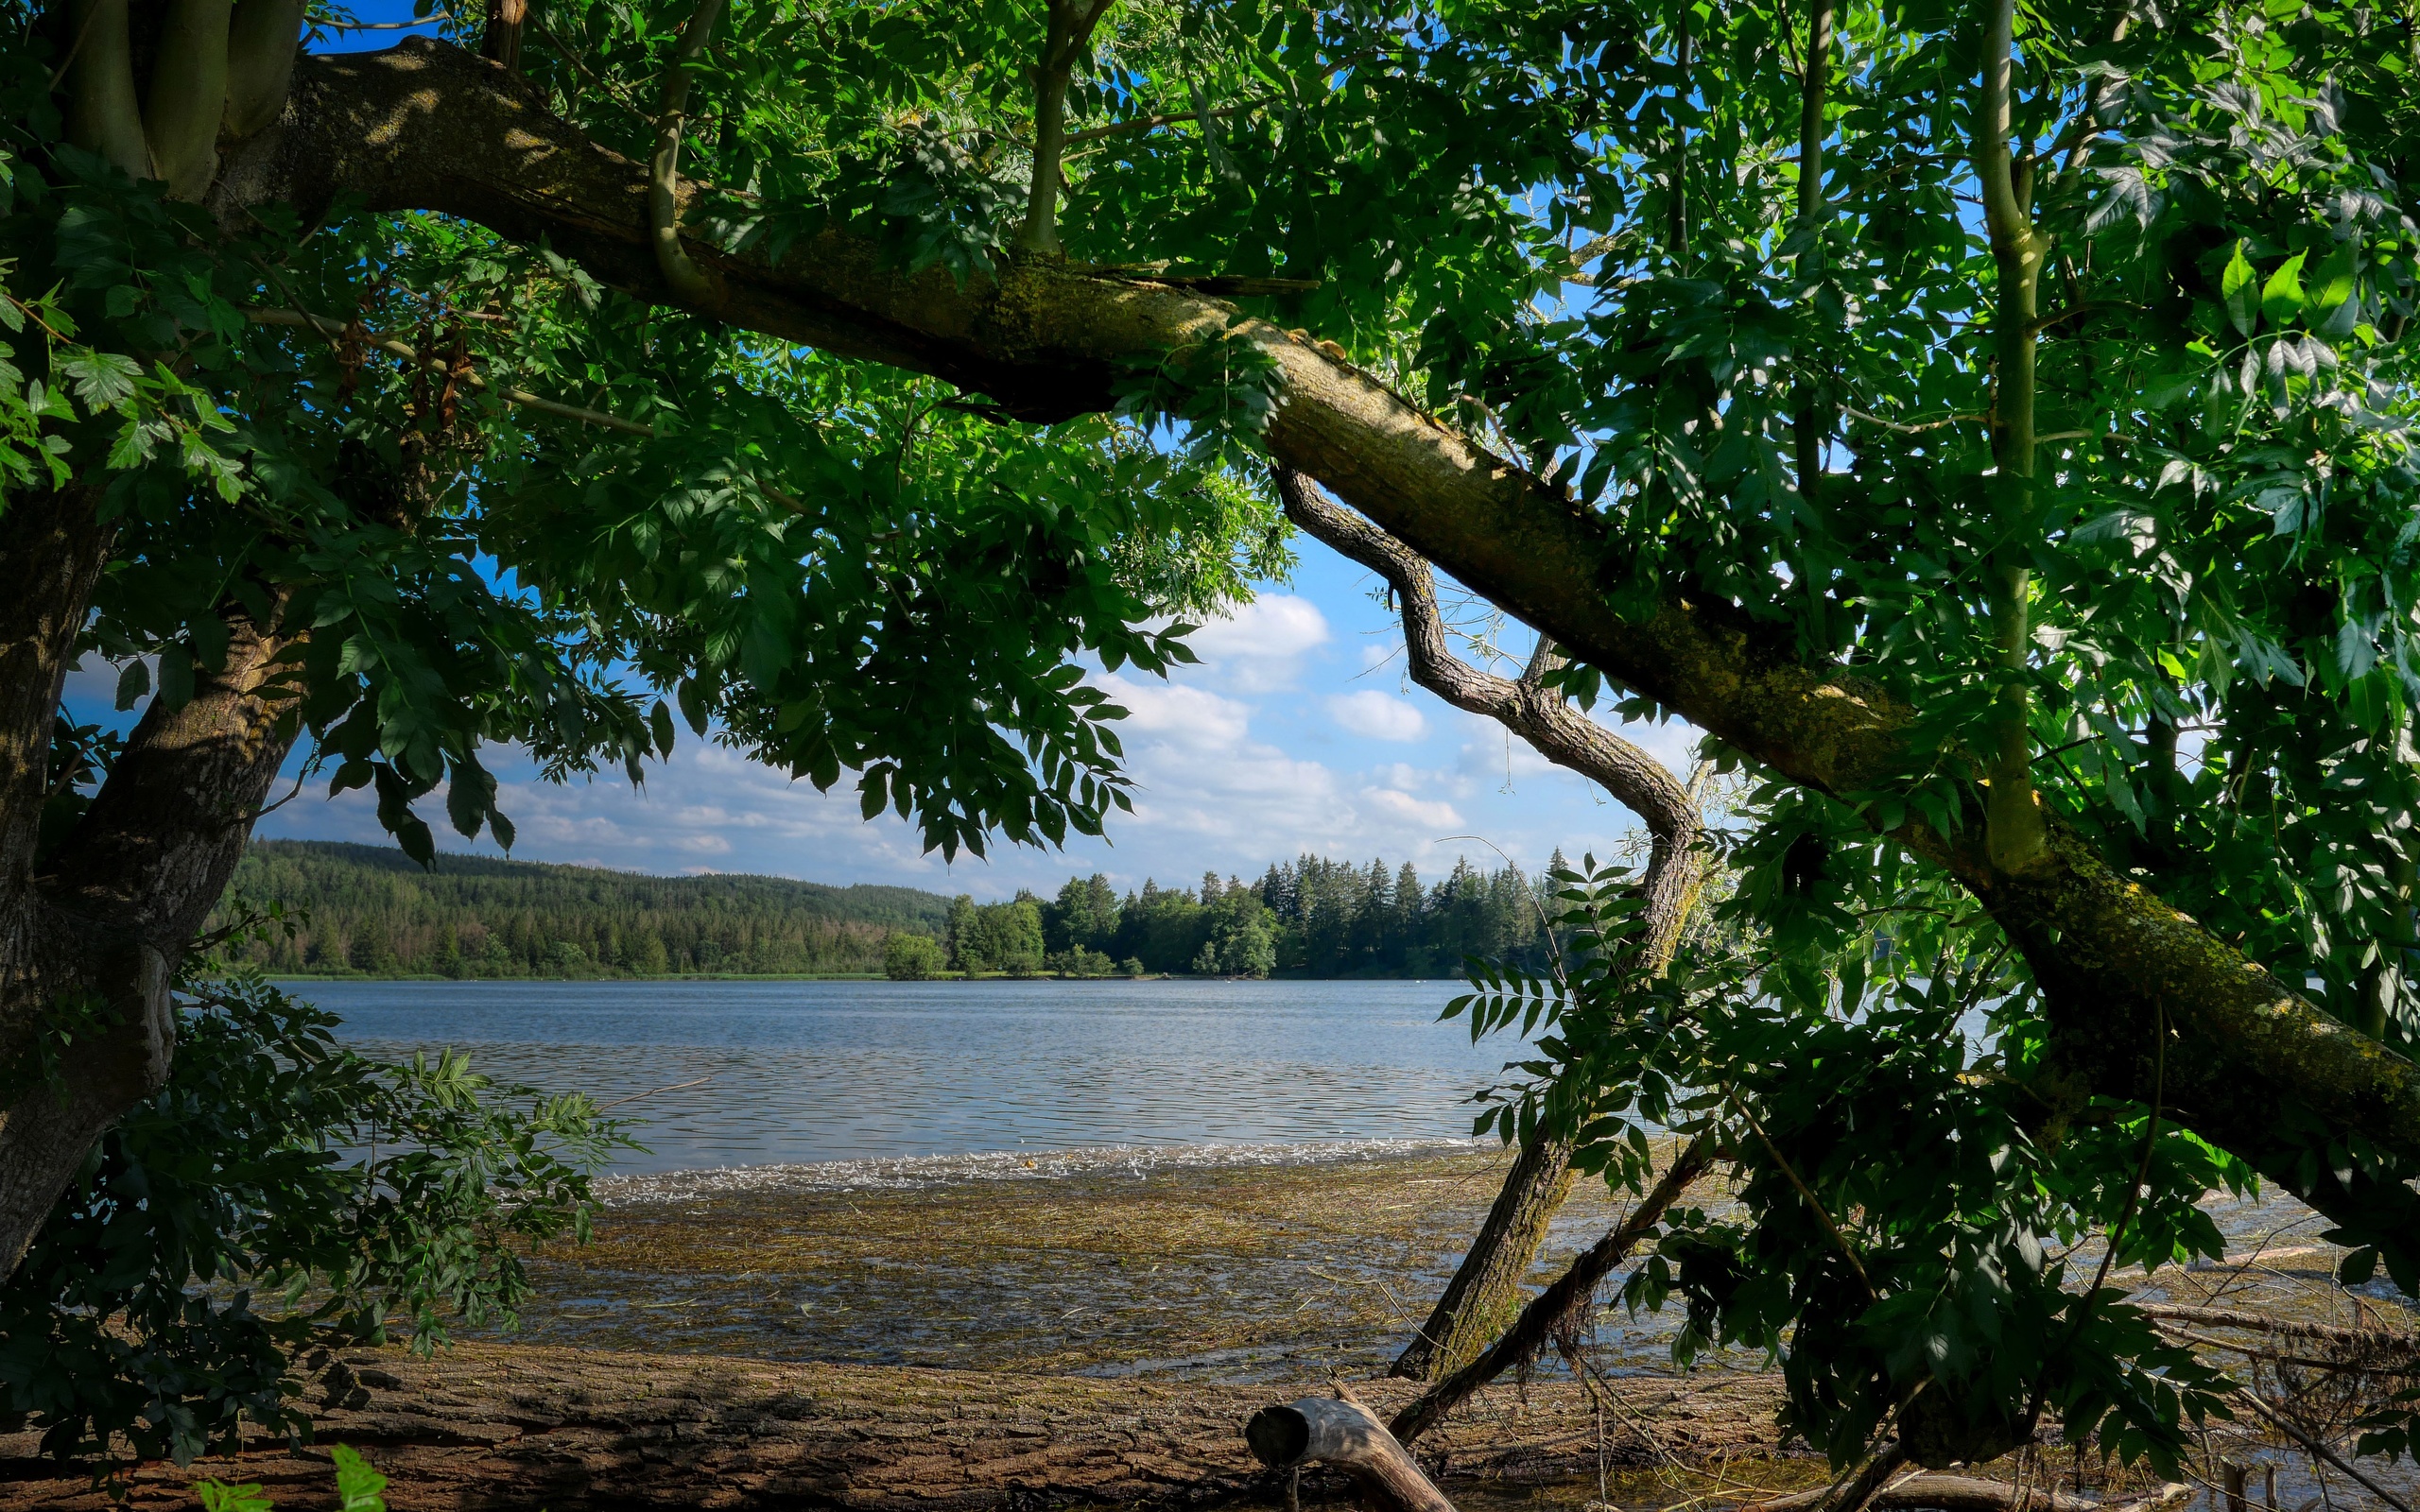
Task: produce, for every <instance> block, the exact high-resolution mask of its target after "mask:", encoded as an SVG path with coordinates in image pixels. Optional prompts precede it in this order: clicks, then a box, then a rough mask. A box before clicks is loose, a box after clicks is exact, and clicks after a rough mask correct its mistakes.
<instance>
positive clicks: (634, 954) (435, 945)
mask: <svg viewBox="0 0 2420 1512" xmlns="http://www.w3.org/2000/svg"><path fill="white" fill-rule="evenodd" d="M229 896H230V899H231V901H232V900H241V901H242V902H244V903H245V904H248V905H251V906H252V907H256V908H257V907H261V906H263V905H266V904H268V903H271V902H275V903H280V904H283V905H285V909H286V910H287V911H288V912H289V913H292V912H300V913H302V915H303V916H304V917H303V919H302V922H301V924H300V926H299V928H298V929H297V930H296V931H295V933H294V935H293V936H292V937H290V938H288V937H286V936H285V935H284V934H283V933H282V932H280V931H276V930H272V931H271V938H270V939H269V940H268V942H266V943H263V944H256V945H254V946H252V947H251V958H252V959H253V960H256V961H258V962H259V963H260V964H262V965H264V966H267V967H268V968H269V969H270V970H272V971H306V972H312V973H319V972H345V971H360V972H365V973H368V974H371V975H392V974H406V975H408V974H442V975H447V976H591V975H609V976H621V975H640V976H655V975H663V974H666V973H675V974H677V973H682V972H693V971H694V972H717V973H740V974H760V973H764V974H771V973H783V972H815V971H881V970H882V946H883V941H884V939H885V938H886V937H887V936H890V933H891V932H892V931H893V930H910V931H916V932H921V933H925V934H932V935H939V934H941V933H942V930H943V928H944V926H945V924H946V921H947V919H948V916H949V900H948V899H946V898H943V897H942V896H941V895H939V894H937V893H929V892H920V891H918V890H917V889H915V888H913V887H879V886H869V885H857V886H851V887H833V886H826V885H821V884H819V883H812V882H790V881H787V880H786V879H783V878H780V877H743V876H723V875H714V876H702V877H650V876H644V875H641V874H638V873H635V872H627V871H606V870H602V869H599V868H593V867H564V866H553V865H548V864H545V863H543V862H530V861H499V860H493V859H491V858H488V857H484V856H463V855H440V856H439V857H438V858H437V865H436V868H434V869H433V870H423V869H422V868H421V867H420V866H419V864H418V863H416V862H414V861H412V860H410V859H409V858H408V857H406V856H405V855H404V854H403V852H401V851H395V850H391V849H385V848H381V847H377V846H366V845H337V844H329V843H324V842H319V841H304V840H262V841H255V842H254V843H253V845H252V846H251V850H249V851H247V852H246V853H245V855H244V859H243V860H242V862H240V863H239V864H238V865H237V867H236V868H235V881H234V884H233V887H232V888H231V889H230V894H229Z"/></svg>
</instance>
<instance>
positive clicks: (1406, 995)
mask: <svg viewBox="0 0 2420 1512" xmlns="http://www.w3.org/2000/svg"><path fill="white" fill-rule="evenodd" d="M289 987H290V990H292V991H293V992H294V993H295V995H296V996H298V997H302V998H306V999H309V1000H311V1001H314V1002H316V1003H318V1004H320V1005H322V1006H323V1007H326V1008H327V1009H329V1010H330V1011H332V1012H335V1013H337V1014H339V1015H341V1016H342V1018H343V1020H344V1023H343V1027H342V1028H341V1029H340V1030H339V1031H338V1034H339V1038H341V1039H342V1040H345V1041H346V1042H347V1043H350V1044H353V1045H355V1046H357V1047H359V1048H360V1049H362V1050H364V1051H365V1052H370V1053H374V1054H377V1055H381V1056H387V1057H395V1056H408V1055H409V1054H410V1053H411V1052H412V1051H414V1050H429V1051H434V1050H436V1049H437V1048H439V1047H441V1046H446V1045H450V1046H453V1047H455V1048H456V1049H458V1050H463V1051H467V1052H468V1053H469V1054H470V1057H471V1060H472V1065H473V1066H474V1067H475V1069H477V1070H480V1071H484V1072H486V1073H487V1074H490V1075H493V1076H494V1077H496V1078H497V1079H499V1080H504V1081H516V1082H525V1083H527V1084H529V1085H531V1086H534V1087H538V1088H541V1089H544V1090H545V1091H583V1092H587V1093H589V1094H591V1095H593V1096H595V1097H596V1098H597V1099H598V1100H599V1101H601V1102H611V1101H614V1100H615V1099H618V1098H639V1099H640V1100H638V1101H635V1102H631V1103H630V1104H627V1105H626V1110H627V1111H628V1112H630V1113H631V1114H633V1115H643V1116H644V1117H645V1118H646V1120H647V1125H646V1127H645V1129H644V1130H643V1131H642V1133H641V1138H643V1139H644V1140H645V1141H646V1143H648V1145H649V1146H650V1149H649V1152H648V1153H646V1154H637V1153H631V1154H628V1155H626V1156H625V1157H624V1158H623V1159H622V1160H619V1161H618V1162H616V1165H615V1169H616V1170H617V1171H618V1172H622V1173H626V1174H630V1175H643V1174H647V1173H654V1172H666V1171H680V1170H696V1169H700V1168H706V1167H716V1166H733V1165H763V1164H771V1163H783V1164H788V1163H802V1162H816V1161H828V1160H896V1159H899V1158H903V1157H937V1156H956V1155H962V1154H969V1153H975V1152H997V1151H1015V1150H1020V1149H1024V1150H1045V1149H1048V1150H1071V1149H1076V1150H1080V1149H1099V1148H1105V1147H1113V1146H1161V1145H1193V1146H1201V1145H1253V1144H1299V1143H1308V1142H1357V1143H1358V1142H1383V1143H1396V1142H1408V1141H1409V1142H1419V1141H1432V1140H1448V1139H1451V1140H1461V1139H1467V1138H1468V1137H1469V1135H1470V1128H1471V1119H1472V1117H1473V1115H1474V1114H1475V1112H1476V1111H1477V1109H1476V1108H1474V1107H1473V1105H1472V1104H1471V1101H1470V1098H1471V1094H1472V1093H1473V1092H1475V1091H1479V1090H1481V1089H1483V1088H1485V1087H1487V1086H1489V1085H1490V1084H1491V1083H1492V1082H1494V1081H1495V1079H1496V1076H1497V1074H1498V1072H1499V1068H1500V1067H1501V1066H1502V1065H1503V1063H1504V1061H1505V1060H1506V1059H1508V1058H1509V1057H1511V1056H1512V1055H1513V1053H1514V1052H1515V1051H1516V1050H1517V1049H1518V1044H1517V1041H1515V1040H1511V1039H1509V1038H1493V1039H1490V1040H1487V1041H1486V1042H1484V1043H1482V1044H1479V1045H1473V1044H1472V1043H1471V1040H1470V1032H1469V1030H1468V1029H1467V1028H1465V1027H1464V1026H1463V1024H1462V1022H1461V1021H1460V1020H1456V1021H1453V1022H1442V1023H1441V1022H1438V1014H1439V1013H1440V1012H1441V1011H1442V1010H1443V1007H1444V1006H1445V1005H1446V1003H1447V1002H1448V1001H1449V1000H1451V999H1452V998H1453V997H1454V996H1456V995H1457V994H1458V993H1460V992H1461V991H1463V990H1465V988H1464V986H1463V984H1461V983H1460V982H1452V981H1433V982H1226V981H1146V982H1127V981H1109V982H1006V981H1002V982H343V981H337V982H298V983H293V984H289ZM700 1078H705V1080H704V1081H703V1083H702V1085H700V1086H695V1087H686V1088H681V1089H680V1090H677V1091H658V1090H657V1089H663V1088H670V1087H674V1086H676V1085H677V1084H679V1083H683V1082H692V1081H698V1080H699V1079H700ZM641 1094H649V1095H646V1096H644V1097H641Z"/></svg>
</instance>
